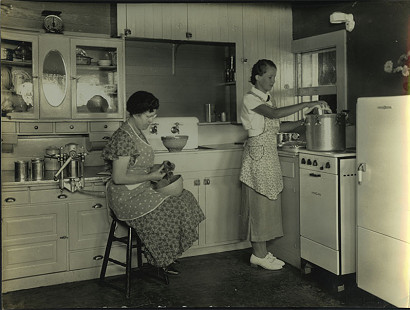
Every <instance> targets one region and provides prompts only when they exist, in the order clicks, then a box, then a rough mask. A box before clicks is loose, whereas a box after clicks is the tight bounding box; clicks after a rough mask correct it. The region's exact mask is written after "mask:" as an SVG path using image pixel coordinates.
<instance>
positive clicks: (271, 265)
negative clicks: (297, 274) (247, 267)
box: [250, 254, 282, 270]
mask: <svg viewBox="0 0 410 310" xmlns="http://www.w3.org/2000/svg"><path fill="white" fill-rule="evenodd" d="M250 261H251V266H252V267H254V268H256V267H258V266H260V267H262V268H265V269H268V270H280V269H282V265H281V264H279V263H278V262H276V260H272V259H271V258H270V257H269V254H267V255H266V256H265V258H259V257H257V256H255V255H253V254H252V255H251V260H250Z"/></svg>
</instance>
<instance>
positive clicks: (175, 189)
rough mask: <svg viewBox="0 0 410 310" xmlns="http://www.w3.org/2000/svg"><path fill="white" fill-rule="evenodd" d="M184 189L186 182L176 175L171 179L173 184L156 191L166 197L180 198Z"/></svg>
mask: <svg viewBox="0 0 410 310" xmlns="http://www.w3.org/2000/svg"><path fill="white" fill-rule="evenodd" d="M183 189H184V181H183V179H182V175H180V174H176V175H174V176H172V178H171V183H170V184H168V185H166V186H164V187H161V188H158V189H156V191H158V192H160V193H163V194H166V195H171V196H179V195H181V193H182V190H183Z"/></svg>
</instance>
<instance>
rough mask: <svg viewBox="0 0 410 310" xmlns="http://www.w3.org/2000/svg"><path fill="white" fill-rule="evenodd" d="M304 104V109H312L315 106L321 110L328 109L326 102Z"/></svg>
mask: <svg viewBox="0 0 410 310" xmlns="http://www.w3.org/2000/svg"><path fill="white" fill-rule="evenodd" d="M305 104H306V108H313V107H316V106H320V107H321V108H322V109H327V108H329V105H328V104H327V102H326V101H323V100H318V101H310V102H305Z"/></svg>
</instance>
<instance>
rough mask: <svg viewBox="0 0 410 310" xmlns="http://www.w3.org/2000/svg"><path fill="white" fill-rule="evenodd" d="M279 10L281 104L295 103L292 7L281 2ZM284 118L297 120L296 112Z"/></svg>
mask: <svg viewBox="0 0 410 310" xmlns="http://www.w3.org/2000/svg"><path fill="white" fill-rule="evenodd" d="M279 11H280V15H279V18H280V23H279V25H280V67H281V72H282V74H281V80H280V90H281V96H280V97H281V106H289V105H292V104H295V57H294V55H293V53H292V50H291V48H292V40H291V38H292V9H291V7H290V4H283V5H282V6H281V8H280V9H279ZM286 120H289V121H290V120H297V114H294V115H290V116H288V117H287V118H286Z"/></svg>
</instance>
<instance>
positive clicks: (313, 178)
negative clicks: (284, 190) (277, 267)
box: [300, 169, 339, 251]
mask: <svg viewBox="0 0 410 310" xmlns="http://www.w3.org/2000/svg"><path fill="white" fill-rule="evenodd" d="M337 196H338V194H337V175H334V174H328V173H322V172H317V171H312V170H307V169H300V234H301V237H303V238H306V239H309V240H308V242H311V241H313V242H314V243H315V244H317V245H318V246H320V245H322V246H325V247H328V248H331V249H333V250H336V251H338V250H339V242H338V222H339V214H338V207H337V206H338V197H337Z"/></svg>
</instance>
